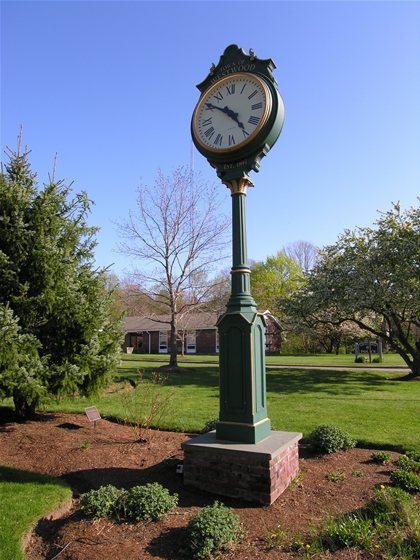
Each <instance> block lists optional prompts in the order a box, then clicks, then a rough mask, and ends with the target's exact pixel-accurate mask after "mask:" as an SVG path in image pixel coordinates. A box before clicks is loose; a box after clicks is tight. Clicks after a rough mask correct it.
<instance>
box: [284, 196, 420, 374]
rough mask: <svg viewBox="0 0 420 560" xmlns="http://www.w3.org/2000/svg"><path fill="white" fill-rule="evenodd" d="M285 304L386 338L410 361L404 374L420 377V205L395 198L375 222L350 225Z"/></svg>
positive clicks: (294, 311) (296, 312)
mask: <svg viewBox="0 0 420 560" xmlns="http://www.w3.org/2000/svg"><path fill="white" fill-rule="evenodd" d="M282 305H283V308H284V310H285V312H286V313H287V314H289V315H291V316H294V317H300V318H301V319H302V320H305V321H312V322H313V323H321V324H322V323H325V324H327V323H328V324H333V325H341V324H343V323H345V322H346V321H349V322H351V323H353V324H355V325H357V326H358V327H360V328H361V329H363V330H365V331H367V332H368V333H371V334H372V335H374V336H375V337H378V338H382V339H383V340H384V341H385V342H386V343H387V345H388V346H389V347H390V348H391V349H393V350H394V351H395V352H397V353H398V354H400V355H401V357H402V358H403V359H404V361H405V362H406V363H407V365H408V366H409V367H410V369H411V373H410V374H409V375H408V376H406V379H413V378H418V377H420V209H419V208H410V209H409V210H407V211H404V212H403V211H401V208H400V205H399V204H394V205H393V208H392V209H391V210H390V211H388V212H386V213H381V216H380V218H379V219H378V220H377V222H376V227H375V228H358V229H356V230H355V231H349V230H346V231H345V233H344V234H343V235H342V236H340V237H339V239H338V241H337V243H336V244H335V245H330V246H328V247H325V248H324V249H322V250H321V251H320V254H319V260H318V263H317V265H316V266H315V267H314V269H313V270H312V272H311V273H310V274H309V275H308V277H307V282H306V284H305V285H303V286H302V287H301V288H300V290H298V291H297V292H296V293H295V294H294V295H293V296H292V298H290V299H288V300H284V301H282Z"/></svg>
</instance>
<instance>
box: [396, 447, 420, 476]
mask: <svg viewBox="0 0 420 560" xmlns="http://www.w3.org/2000/svg"><path fill="white" fill-rule="evenodd" d="M397 466H398V467H400V469H403V470H404V471H412V472H416V473H418V472H420V454H419V452H418V451H411V452H410V451H407V452H406V453H405V455H401V457H399V459H398V461H397Z"/></svg>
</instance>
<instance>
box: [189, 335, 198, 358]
mask: <svg viewBox="0 0 420 560" xmlns="http://www.w3.org/2000/svg"><path fill="white" fill-rule="evenodd" d="M196 338H197V337H196V332H195V331H187V354H195V351H196Z"/></svg>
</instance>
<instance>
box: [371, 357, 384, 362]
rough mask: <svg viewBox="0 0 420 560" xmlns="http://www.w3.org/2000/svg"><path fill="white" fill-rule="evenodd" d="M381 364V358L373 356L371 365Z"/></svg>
mask: <svg viewBox="0 0 420 560" xmlns="http://www.w3.org/2000/svg"><path fill="white" fill-rule="evenodd" d="M381 363H382V358H381V357H379V356H375V357H374V358H372V364H381Z"/></svg>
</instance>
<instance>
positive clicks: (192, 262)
mask: <svg viewBox="0 0 420 560" xmlns="http://www.w3.org/2000/svg"><path fill="white" fill-rule="evenodd" d="M218 189H220V187H218V188H216V187H214V186H213V187H212V186H209V185H207V184H206V183H204V182H203V180H202V179H201V177H200V176H197V175H196V174H194V173H192V172H191V171H189V170H185V169H184V168H177V169H175V170H174V171H173V172H172V175H171V176H164V175H163V173H162V172H161V171H160V170H159V172H158V176H157V178H156V179H155V185H154V188H149V187H147V186H145V185H140V186H139V187H138V189H137V200H136V208H135V209H134V210H133V211H130V213H129V217H128V219H127V220H125V221H123V222H122V223H119V224H117V225H118V229H119V232H120V234H121V236H122V237H123V239H124V241H123V242H122V244H121V245H120V248H121V250H122V251H123V252H124V253H126V254H127V255H130V256H132V257H134V258H135V259H136V260H138V261H140V262H141V263H142V266H144V267H142V268H141V269H139V268H137V269H135V270H134V271H133V278H135V279H136V282H137V283H138V284H139V286H140V287H141V291H142V293H143V295H144V296H145V297H146V299H147V300H148V302H149V303H154V304H156V305H157V306H158V307H159V309H160V310H162V309H165V312H166V313H167V314H168V315H169V316H170V321H168V322H169V324H170V362H169V366H170V367H177V365H178V364H177V342H176V338H177V329H178V322H179V320H180V318H181V317H183V316H185V314H186V313H190V312H191V311H197V310H198V309H199V308H200V306H202V305H203V304H204V303H205V302H206V300H207V299H208V297H209V296H210V294H211V293H212V290H213V289H214V282H211V280H209V278H210V274H211V273H212V272H213V271H214V267H215V266H217V265H219V263H220V262H221V261H223V260H224V259H226V257H227V250H228V244H229V239H228V236H227V233H228V229H229V220H228V219H227V217H226V216H225V215H223V214H222V213H221V211H220V204H221V202H220V198H219V196H218V192H217V191H218ZM148 315H149V316H150V313H149V314H148ZM154 318H155V319H158V320H159V318H158V317H154Z"/></svg>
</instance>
